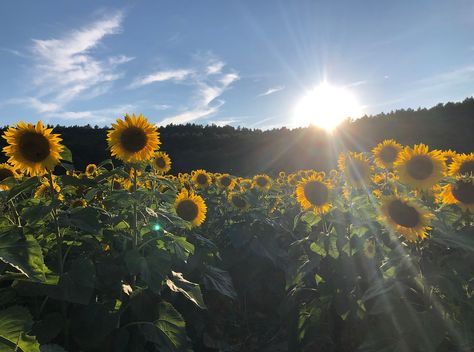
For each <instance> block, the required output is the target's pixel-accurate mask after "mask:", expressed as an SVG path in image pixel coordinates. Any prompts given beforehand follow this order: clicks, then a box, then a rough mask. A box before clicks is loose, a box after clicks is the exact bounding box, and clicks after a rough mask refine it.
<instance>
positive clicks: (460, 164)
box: [449, 153, 474, 176]
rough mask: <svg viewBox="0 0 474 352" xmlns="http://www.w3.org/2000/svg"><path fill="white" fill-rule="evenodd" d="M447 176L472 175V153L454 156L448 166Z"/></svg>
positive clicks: (473, 163)
mask: <svg viewBox="0 0 474 352" xmlns="http://www.w3.org/2000/svg"><path fill="white" fill-rule="evenodd" d="M449 175H450V176H458V175H461V176H463V175H464V176H470V175H474V153H470V154H458V155H456V156H455V157H454V158H453V162H452V163H451V165H450V166H449Z"/></svg>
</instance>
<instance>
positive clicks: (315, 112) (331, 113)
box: [293, 82, 362, 132]
mask: <svg viewBox="0 0 474 352" xmlns="http://www.w3.org/2000/svg"><path fill="white" fill-rule="evenodd" d="M361 114H362V107H361V106H360V104H359V103H358V101H357V99H356V97H355V96H354V94H353V93H352V92H351V91H349V90H348V89H346V88H343V87H336V86H333V85H330V84H328V83H326V82H323V83H321V84H320V85H319V86H317V87H315V88H314V89H312V90H311V91H309V92H307V93H306V95H304V96H303V97H302V98H301V99H300V100H299V101H298V103H297V104H296V106H295V109H294V111H293V122H294V124H295V125H298V126H308V125H314V126H316V127H320V128H324V129H325V130H327V131H329V132H330V131H332V130H334V129H335V128H336V127H337V126H338V125H339V124H340V123H341V122H342V121H344V120H345V119H346V118H348V117H353V118H356V117H360V115H361Z"/></svg>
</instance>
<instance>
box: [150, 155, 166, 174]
mask: <svg viewBox="0 0 474 352" xmlns="http://www.w3.org/2000/svg"><path fill="white" fill-rule="evenodd" d="M151 166H152V167H153V169H155V170H156V171H157V172H159V173H161V174H166V173H167V172H168V171H170V169H171V159H170V156H169V155H168V154H167V153H165V152H156V153H155V154H154V155H153V159H151Z"/></svg>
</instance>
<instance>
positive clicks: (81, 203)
mask: <svg viewBox="0 0 474 352" xmlns="http://www.w3.org/2000/svg"><path fill="white" fill-rule="evenodd" d="M86 206H87V202H86V200H85V199H82V198H78V199H74V200H73V201H72V202H71V208H85V207H86Z"/></svg>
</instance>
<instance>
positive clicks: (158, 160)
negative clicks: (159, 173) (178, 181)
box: [155, 158, 166, 169]
mask: <svg viewBox="0 0 474 352" xmlns="http://www.w3.org/2000/svg"><path fill="white" fill-rule="evenodd" d="M155 165H156V166H157V167H158V168H160V169H164V168H165V166H166V162H165V159H163V158H156V159H155Z"/></svg>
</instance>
